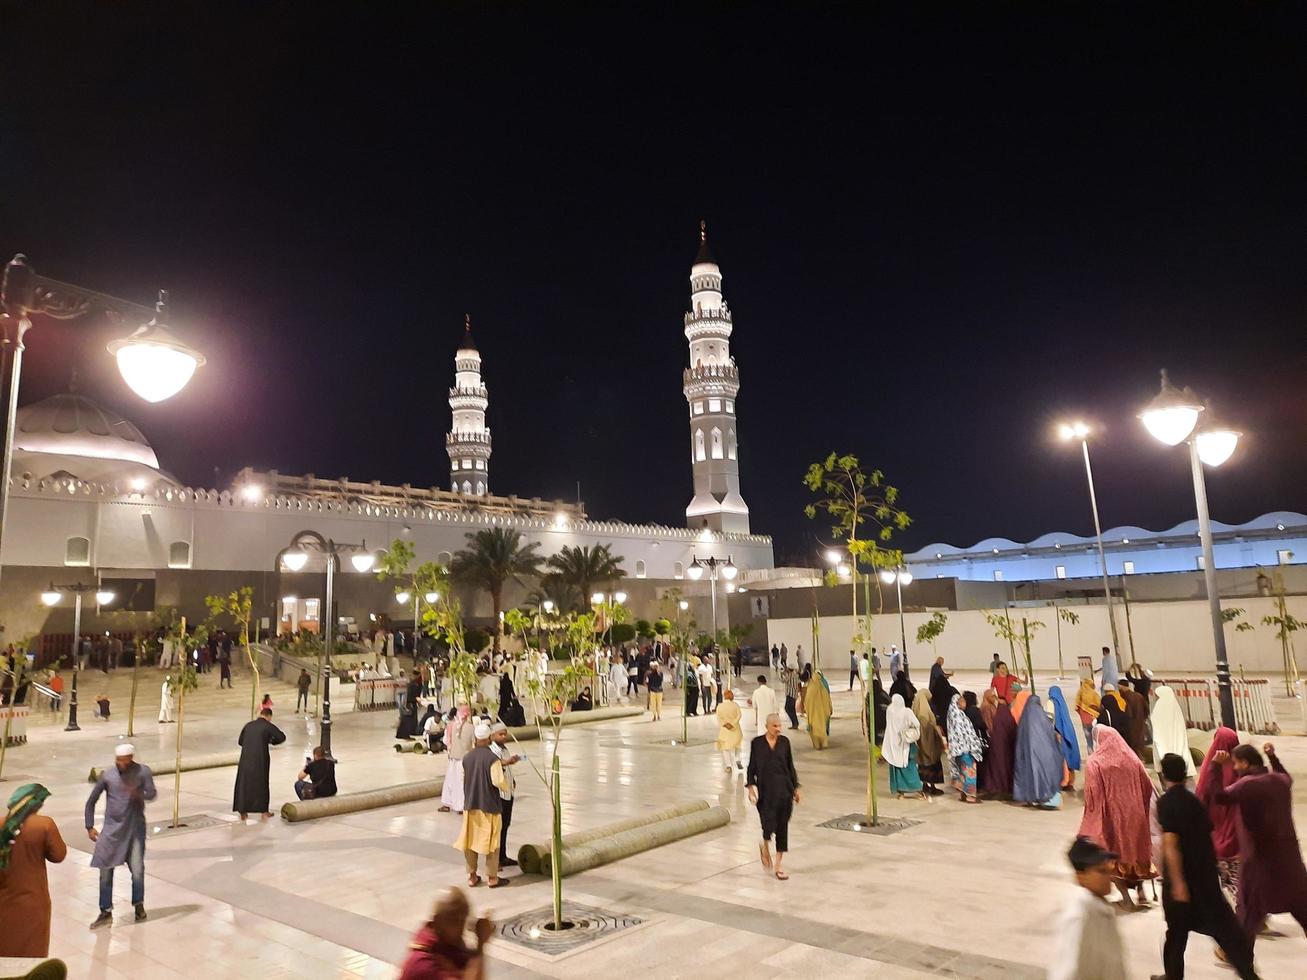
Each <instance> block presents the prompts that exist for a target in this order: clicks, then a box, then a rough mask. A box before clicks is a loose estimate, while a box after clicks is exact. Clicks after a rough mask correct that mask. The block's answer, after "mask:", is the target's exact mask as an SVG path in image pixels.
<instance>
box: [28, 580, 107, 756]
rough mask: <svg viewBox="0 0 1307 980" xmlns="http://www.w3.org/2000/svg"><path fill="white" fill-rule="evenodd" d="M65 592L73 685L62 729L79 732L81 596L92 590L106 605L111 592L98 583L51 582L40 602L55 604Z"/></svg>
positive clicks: (99, 602) (103, 604)
mask: <svg viewBox="0 0 1307 980" xmlns="http://www.w3.org/2000/svg"><path fill="white" fill-rule="evenodd" d="M65 592H71V593H72V595H73V686H72V689H71V690H70V691H69V692H68V724H67V725H65V726H64V731H66V732H80V731H81V730H82V728H81V726H80V725H78V724H77V675H78V674H79V673H80V672H81V663H82V662H81V658H80V657H79V656H78V655H77V654H78V650H77V648H78V646H79V645H80V644H81V642H82V596H84V595H85V594H86V593H88V592H94V593H95V604H96V605H97V606H107V605H108V604H109V603H111V602H113V593H112V592H110V591H109V590H108V589H104V588H101V587H100V586H98V585H83V584H82V583H81V582H78V583H76V584H75V585H55V584H54V583H53V582H51V583H50V587H49V588H48V589H46V590H45V591H44V592H42V593H41V602H42V603H44V604H45V605H47V606H57V605H59V603H60V602H61V601H62V600H63V594H64V593H65Z"/></svg>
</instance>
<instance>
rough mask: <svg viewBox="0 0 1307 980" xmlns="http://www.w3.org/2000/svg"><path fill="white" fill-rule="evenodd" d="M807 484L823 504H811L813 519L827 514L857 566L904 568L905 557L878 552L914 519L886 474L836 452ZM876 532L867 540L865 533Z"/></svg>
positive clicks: (812, 472)
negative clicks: (863, 537) (903, 505)
mask: <svg viewBox="0 0 1307 980" xmlns="http://www.w3.org/2000/svg"><path fill="white" fill-rule="evenodd" d="M803 482H804V485H805V486H807V488H808V489H809V490H811V491H812V492H813V493H814V494H819V495H820V497H819V499H817V500H815V501H813V502H812V503H810V504H808V505H807V506H806V507H805V508H804V513H805V514H806V515H807V516H808V517H809V518H816V517H817V515H818V514H824V515H825V516H826V518H827V519H828V520H829V521H830V523H831V534H832V536H834V537H835V538H836V539H837V540H841V541H844V542H846V544H847V545H848V550H849V554H850V555H851V556H852V557H853V558H854V560H855V561H861V562H862V563H863V564H865V565H868V566H870V567H874V568H895V567H898V565H900V564H902V558H903V555H902V552H901V551H898V549H892V550H889V554H886V555H881V554H880V552H882V551H886V550H888V549H882V548H880V547H878V545H879V544H882V543H886V544H887V543H888V542H889V541H890V540H891V539H892V538H893V536H894V533H895V532H896V531H904V530H906V529H907V528H908V526H909V525H910V524H911V523H912V518H911V517H909V516H908V514H907V512H906V511H904V510H903V509H902V508H901V507H899V506H898V499H899V491H898V488H897V487H894V486H891V485H890V484H888V483H886V482H885V474H884V473H882V472H881V471H880V470H871V471H866V470H864V469H863V468H862V466H861V465H860V464H859V462H858V457H857V456H853V455H851V454H846V455H843V456H837V455H836V454H835V453H831V454H830V455H829V456H827V457H826V458H825V459H824V460H822V461H821V462H819V463H812V464H811V465H809V467H808V472H807V473H806V474H804V477H803ZM864 526H865V527H866V529H867V530H869V531H870V532H871V533H870V534H869V535H866V536H865V537H866V538H867V539H869V540H863V539H862V538H860V537H859V534H858V531H859V529H860V528H863V527H864Z"/></svg>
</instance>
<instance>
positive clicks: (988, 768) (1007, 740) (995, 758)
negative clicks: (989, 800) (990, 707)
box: [981, 703, 1017, 798]
mask: <svg viewBox="0 0 1307 980" xmlns="http://www.w3.org/2000/svg"><path fill="white" fill-rule="evenodd" d="M1016 758H1017V720H1016V719H1015V718H1013V717H1012V706H1011V705H1009V704H1002V703H999V704H998V705H996V707H995V709H994V721H993V723H992V724H991V725H990V728H989V750H988V751H987V752H986V753H985V779H984V782H983V783H982V785H981V789H983V790H984V791H985V792H986V793H989V794H991V795H993V796H998V797H1003V798H1006V797H1010V796H1011V795H1012V776H1013V768H1014V767H1015V765H1016Z"/></svg>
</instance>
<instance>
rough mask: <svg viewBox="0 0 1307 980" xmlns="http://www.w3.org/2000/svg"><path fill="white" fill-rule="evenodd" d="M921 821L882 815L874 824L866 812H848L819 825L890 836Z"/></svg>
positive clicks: (878, 835)
mask: <svg viewBox="0 0 1307 980" xmlns="http://www.w3.org/2000/svg"><path fill="white" fill-rule="evenodd" d="M920 823H921V821H920V820H908V819H907V818H905V817H880V818H879V819H878V820H877V821H876V825H875V826H872V825H871V824H869V823H868V822H867V815H866V814H865V813H848V814H845V815H844V816H842V817H836V818H835V819H834V820H827V821H826V822H825V823H819V824H817V826H818V827H827V828H829V829H831V830H851V831H853V832H854V833H855V834H874V835H876V836H877V837H888V836H890V835H891V834H897V833H898V832H899V831H901V830H907V829H908V828H909V827H916V826H918V825H919V824H920Z"/></svg>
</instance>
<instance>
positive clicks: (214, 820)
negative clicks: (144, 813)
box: [147, 813, 233, 840]
mask: <svg viewBox="0 0 1307 980" xmlns="http://www.w3.org/2000/svg"><path fill="white" fill-rule="evenodd" d="M181 823H182V825H181V826H180V827H173V826H170V825H169V824H168V822H167V821H165V822H163V823H156V824H151V825H150V834H149V837H148V838H147V839H148V840H160V839H162V838H164V837H176V836H178V835H179V834H193V833H195V832H196V831H197V830H212V829H213V828H214V827H230V826H233V824H232V822H231V821H230V820H223V819H222V818H221V817H215V816H214V815H213V814H211V813H192V814H190V815H189V816H187V815H184V814H183V816H182V818H181Z"/></svg>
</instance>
